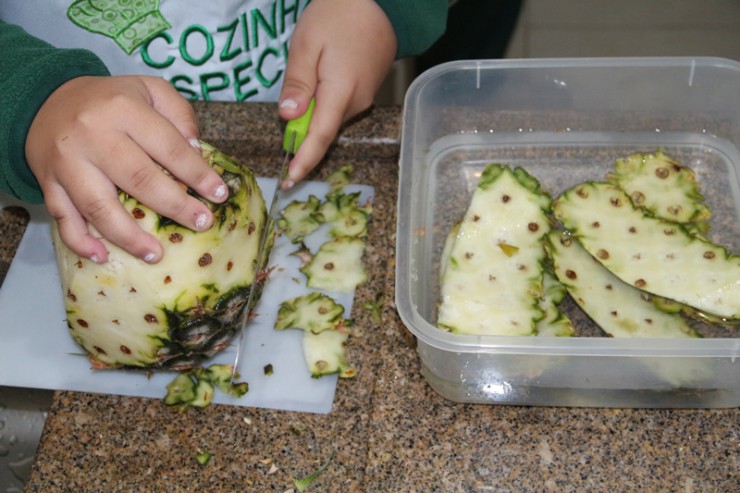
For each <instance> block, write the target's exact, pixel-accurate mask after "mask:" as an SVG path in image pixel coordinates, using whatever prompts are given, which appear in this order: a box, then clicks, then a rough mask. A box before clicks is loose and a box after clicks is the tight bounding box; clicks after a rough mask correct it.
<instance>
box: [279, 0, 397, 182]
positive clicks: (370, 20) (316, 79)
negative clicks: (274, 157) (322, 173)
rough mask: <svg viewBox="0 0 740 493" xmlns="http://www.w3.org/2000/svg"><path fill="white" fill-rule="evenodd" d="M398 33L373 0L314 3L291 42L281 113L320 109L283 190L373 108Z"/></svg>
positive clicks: (289, 114)
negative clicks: (312, 103) (347, 125)
mask: <svg viewBox="0 0 740 493" xmlns="http://www.w3.org/2000/svg"><path fill="white" fill-rule="evenodd" d="M395 54H396V35H395V33H394V31H393V26H392V25H391V23H390V21H389V20H388V17H386V15H385V13H384V12H383V10H382V9H381V8H380V7H379V6H378V5H377V4H376V3H375V1H374V0H355V1H353V2H348V1H347V0H313V1H312V2H311V3H309V4H308V6H307V7H306V10H305V11H304V12H303V13H302V14H301V16H300V17H299V18H298V23H297V25H296V29H295V32H294V33H293V37H292V39H291V42H290V51H289V55H288V66H287V69H286V73H285V80H284V83H283V89H282V94H281V95H280V107H279V114H280V116H281V117H282V118H283V119H286V120H290V119H294V118H297V117H299V116H300V115H302V114H303V113H304V112H305V111H306V108H308V103H309V100H310V99H311V97H313V96H315V97H316V108H315V109H314V113H313V118H312V120H311V125H310V127H309V131H308V136H307V137H306V140H305V141H304V142H303V144H302V145H301V147H300V149H299V150H298V152H297V153H296V155H295V157H294V158H293V160H292V161H291V163H290V167H289V170H288V178H287V179H286V183H285V184H283V186H284V187H289V186H291V185H292V184H293V183H296V182H298V181H300V180H301V179H303V177H305V176H306V174H308V172H309V171H311V169H313V168H314V167H315V166H316V165H317V164H318V163H319V161H320V160H321V159H322V158H323V157H324V154H326V151H327V150H328V149H329V146H330V145H331V144H332V142H333V141H334V139H335V138H336V136H337V133H338V132H339V129H340V127H341V126H342V124H343V123H344V122H345V121H347V120H348V119H349V118H351V117H353V116H355V115H357V114H358V113H360V112H362V111H364V110H365V109H367V108H369V107H370V105H371V104H372V102H373V99H374V97H375V93H376V92H377V91H378V89H379V88H380V85H381V84H382V83H383V80H384V79H385V77H386V75H387V73H388V71H389V70H390V68H391V66H392V65H393V61H394V58H395Z"/></svg>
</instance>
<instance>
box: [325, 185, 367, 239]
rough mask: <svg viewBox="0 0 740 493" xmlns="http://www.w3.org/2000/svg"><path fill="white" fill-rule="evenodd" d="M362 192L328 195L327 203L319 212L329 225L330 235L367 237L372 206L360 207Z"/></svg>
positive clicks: (335, 236)
mask: <svg viewBox="0 0 740 493" xmlns="http://www.w3.org/2000/svg"><path fill="white" fill-rule="evenodd" d="M359 199H360V192H355V193H340V192H336V193H334V194H332V195H327V197H326V202H324V203H322V204H321V207H320V208H319V212H320V214H321V217H322V221H323V222H325V223H327V224H328V225H329V235H330V236H332V237H334V238H337V237H340V236H352V237H357V238H364V237H365V236H367V225H368V222H369V221H370V214H371V213H372V206H371V205H370V204H365V205H364V206H360V202H359Z"/></svg>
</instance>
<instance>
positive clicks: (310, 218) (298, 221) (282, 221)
mask: <svg viewBox="0 0 740 493" xmlns="http://www.w3.org/2000/svg"><path fill="white" fill-rule="evenodd" d="M320 205H321V200H319V198H318V197H316V196H315V195H310V196H309V197H308V199H307V200H294V201H292V202H291V203H290V204H288V205H286V206H285V207H284V208H283V209H282V210H281V211H280V217H279V218H278V220H277V226H278V228H279V230H280V231H281V232H282V233H283V234H285V235H286V236H287V237H288V238H289V239H290V241H291V242H293V243H300V242H302V241H303V238H305V236H306V235H308V234H311V233H313V232H314V231H316V229H317V228H318V227H319V226H321V224H323V222H324V219H323V217H322V216H321V214H320V213H319V206H320Z"/></svg>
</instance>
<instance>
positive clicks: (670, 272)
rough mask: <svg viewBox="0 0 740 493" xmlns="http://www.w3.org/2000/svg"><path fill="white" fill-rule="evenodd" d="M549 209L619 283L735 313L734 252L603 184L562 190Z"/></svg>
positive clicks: (738, 292)
mask: <svg viewBox="0 0 740 493" xmlns="http://www.w3.org/2000/svg"><path fill="white" fill-rule="evenodd" d="M553 212H554V215H555V218H556V219H558V220H559V221H561V222H562V223H563V225H564V226H565V228H566V229H568V230H569V231H571V232H572V233H573V234H574V235H575V237H576V238H577V239H578V241H579V242H580V243H581V245H583V247H584V248H585V249H586V250H587V251H588V252H589V253H590V254H591V255H593V256H594V257H595V258H596V259H598V260H599V262H601V263H602V264H603V265H604V266H605V267H606V268H607V269H609V270H610V271H611V272H612V273H614V274H615V275H616V276H617V277H619V278H620V279H622V280H623V281H624V282H626V283H628V284H630V285H632V286H635V287H637V288H639V289H641V290H644V291H647V292H649V293H653V294H655V295H658V296H663V297H666V298H669V299H673V300H676V301H679V302H681V303H685V304H686V305H689V306H691V307H694V308H696V309H698V310H701V311H704V312H707V313H710V314H713V315H716V316H719V317H725V318H730V319H737V318H740V256H737V255H733V254H732V253H730V252H728V251H727V250H726V249H725V248H723V247H721V246H719V245H716V244H713V243H711V242H709V241H707V240H705V239H703V238H701V237H697V236H693V235H691V234H690V233H689V232H688V231H687V230H686V228H685V227H684V226H682V225H680V224H678V223H673V222H669V221H666V220H663V219H659V218H655V217H651V216H648V215H646V214H644V213H642V212H641V211H639V210H638V209H636V208H635V207H634V206H633V205H632V203H631V201H630V199H629V197H628V196H627V195H626V194H625V193H624V191H622V190H621V189H620V188H618V187H616V186H614V185H612V184H609V183H603V182H588V183H583V184H580V185H577V186H575V187H572V188H571V189H569V190H566V191H565V192H564V193H563V194H562V195H561V196H560V197H558V198H557V199H556V200H555V202H554V204H553Z"/></svg>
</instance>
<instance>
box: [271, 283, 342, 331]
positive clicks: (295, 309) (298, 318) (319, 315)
mask: <svg viewBox="0 0 740 493" xmlns="http://www.w3.org/2000/svg"><path fill="white" fill-rule="evenodd" d="M343 314H344V307H343V306H342V305H340V304H339V303H337V302H336V301H335V300H334V299H333V298H331V297H330V296H328V295H326V294H324V293H319V292H312V293H309V294H306V295H303V296H298V297H295V298H292V299H289V300H286V301H284V302H282V303H281V304H280V308H279V309H278V314H277V318H276V320H275V328H276V329H289V328H300V329H303V330H307V331H310V332H313V333H315V334H318V333H319V332H323V331H325V330H333V329H336V328H337V327H338V326H339V325H340V324H341V323H342V322H343V321H344V318H342V315H343Z"/></svg>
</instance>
